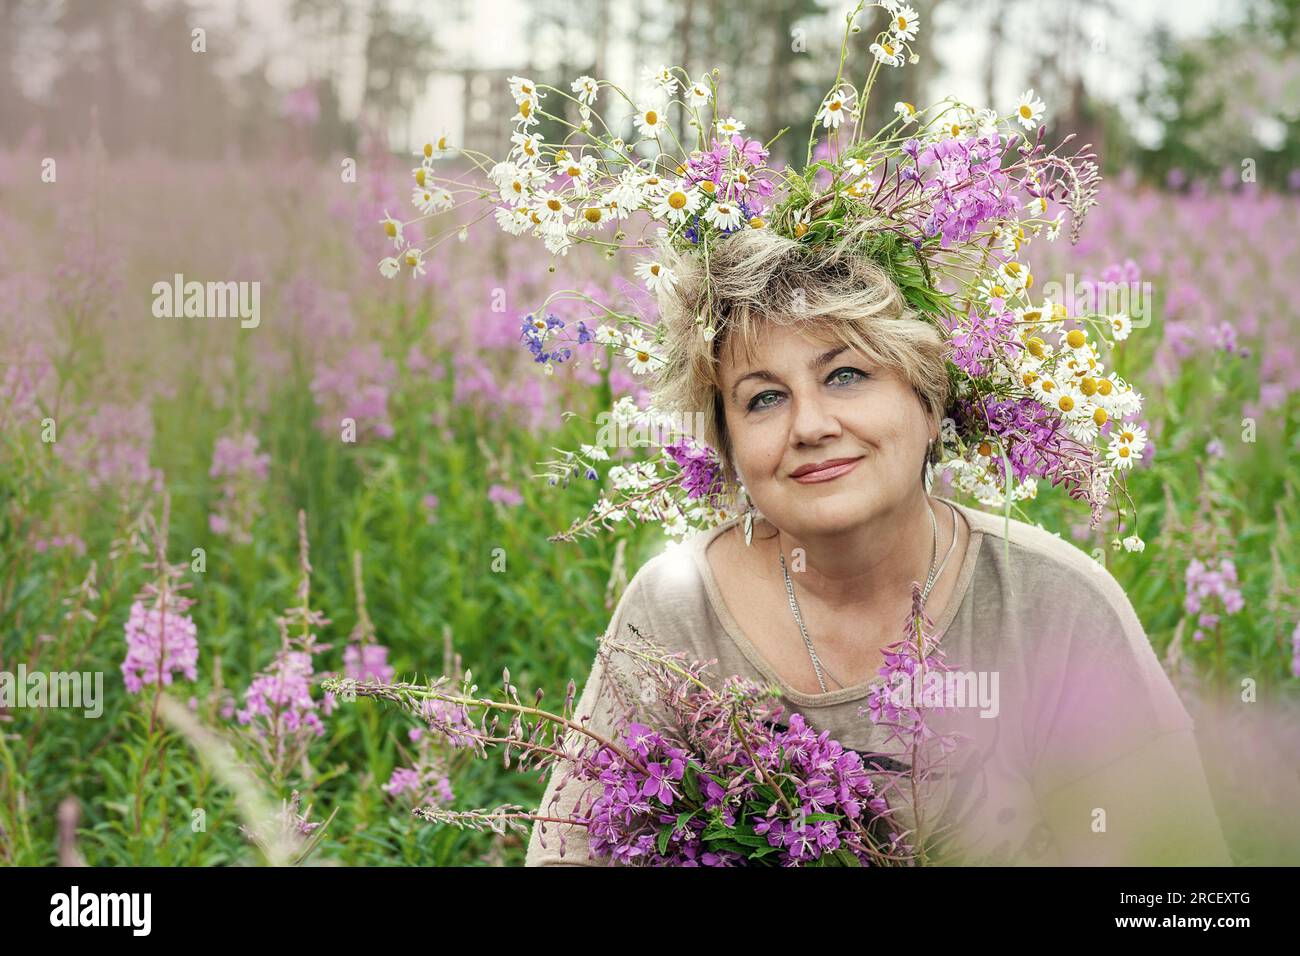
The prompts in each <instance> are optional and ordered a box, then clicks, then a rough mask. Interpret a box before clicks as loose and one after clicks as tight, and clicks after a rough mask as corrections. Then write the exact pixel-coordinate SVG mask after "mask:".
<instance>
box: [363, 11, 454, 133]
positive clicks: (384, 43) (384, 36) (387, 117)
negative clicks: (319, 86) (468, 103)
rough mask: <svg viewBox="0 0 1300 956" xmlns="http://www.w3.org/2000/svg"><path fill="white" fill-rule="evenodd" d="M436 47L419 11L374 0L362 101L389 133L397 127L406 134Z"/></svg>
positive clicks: (422, 92)
mask: <svg viewBox="0 0 1300 956" xmlns="http://www.w3.org/2000/svg"><path fill="white" fill-rule="evenodd" d="M437 52H438V50H437V48H436V46H435V44H434V38H433V30H432V27H431V26H430V24H429V22H428V20H427V19H426V18H425V17H424V15H423V14H420V13H404V12H401V11H397V10H394V9H393V6H392V2H391V0H373V3H372V4H371V7H370V24H369V34H368V35H367V37H366V54H365V55H366V67H365V78H366V79H365V93H364V96H363V100H362V102H363V108H364V109H366V110H368V111H370V112H372V113H373V114H374V116H375V118H376V119H377V120H378V122H379V123H380V124H381V125H382V127H383V128H384V129H386V130H388V132H389V134H390V135H393V133H394V130H395V129H397V128H400V129H401V130H402V134H403V137H404V138H405V139H407V140H409V139H410V138H411V129H410V126H411V114H412V112H413V111H414V108H415V104H416V102H417V100H418V99H419V97H420V96H422V95H423V94H424V91H425V88H426V86H427V85H428V81H429V76H430V74H431V73H433V69H434V66H435V64H436V55H437Z"/></svg>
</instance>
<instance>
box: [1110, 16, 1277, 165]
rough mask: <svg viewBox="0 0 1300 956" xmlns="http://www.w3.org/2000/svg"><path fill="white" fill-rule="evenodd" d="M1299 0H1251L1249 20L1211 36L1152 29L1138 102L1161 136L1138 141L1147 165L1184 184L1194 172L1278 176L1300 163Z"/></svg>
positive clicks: (1138, 150) (1139, 152) (1221, 28)
mask: <svg viewBox="0 0 1300 956" xmlns="http://www.w3.org/2000/svg"><path fill="white" fill-rule="evenodd" d="M1298 23H1300V0H1249V2H1248V5H1247V6H1246V8H1245V10H1244V22H1242V23H1233V24H1225V25H1222V26H1218V27H1216V28H1215V29H1214V30H1213V31H1211V33H1210V34H1209V35H1208V36H1205V37H1195V38H1191V39H1186V40H1182V41H1178V40H1175V39H1174V38H1173V37H1172V36H1171V35H1170V34H1169V33H1168V31H1166V30H1160V31H1157V32H1156V33H1155V35H1154V36H1153V39H1152V48H1153V49H1154V51H1155V53H1156V56H1155V58H1154V63H1153V66H1152V68H1151V69H1150V70H1149V71H1148V77H1147V79H1148V82H1147V83H1144V84H1143V90H1142V92H1141V94H1140V95H1139V100H1138V102H1139V105H1140V106H1141V108H1142V110H1143V112H1144V113H1145V114H1146V115H1147V116H1149V117H1150V118H1152V119H1153V120H1155V121H1156V123H1157V124H1158V128H1159V134H1158V141H1157V142H1156V143H1155V145H1152V146H1149V147H1145V148H1144V147H1136V148H1135V152H1136V154H1137V157H1138V159H1139V163H1140V165H1141V167H1142V170H1143V172H1144V173H1145V174H1146V175H1148V176H1150V177H1153V178H1158V179H1159V180H1161V181H1165V182H1168V183H1170V184H1171V185H1175V186H1178V185H1181V184H1182V183H1184V182H1187V181H1189V180H1190V179H1192V178H1194V177H1197V176H1214V177H1219V176H1222V177H1223V179H1224V182H1225V184H1227V183H1231V182H1233V181H1234V180H1235V181H1237V182H1240V181H1241V176H1242V175H1243V173H1244V170H1245V167H1244V166H1243V164H1246V163H1248V161H1249V166H1250V168H1252V169H1253V170H1254V175H1255V177H1256V180H1257V181H1258V182H1261V183H1269V184H1272V185H1274V186H1281V185H1282V184H1283V183H1284V182H1286V181H1287V177H1288V176H1290V175H1291V174H1292V171H1294V170H1297V169H1300V49H1298V47H1297V43H1298V41H1300V34H1298V27H1297V24H1298Z"/></svg>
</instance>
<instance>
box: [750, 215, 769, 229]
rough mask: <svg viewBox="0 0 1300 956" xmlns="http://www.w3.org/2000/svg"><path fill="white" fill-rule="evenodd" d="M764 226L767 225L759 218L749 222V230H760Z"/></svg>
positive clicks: (756, 217)
mask: <svg viewBox="0 0 1300 956" xmlns="http://www.w3.org/2000/svg"><path fill="white" fill-rule="evenodd" d="M765 225H767V223H765V222H763V220H762V218H760V217H759V216H755V217H754V218H753V219H751V220H749V228H751V229H762V228H763V227H764V226H765Z"/></svg>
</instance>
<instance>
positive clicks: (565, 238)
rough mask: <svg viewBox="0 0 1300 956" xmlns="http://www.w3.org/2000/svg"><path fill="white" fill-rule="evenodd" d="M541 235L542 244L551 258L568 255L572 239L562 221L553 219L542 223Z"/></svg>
mask: <svg viewBox="0 0 1300 956" xmlns="http://www.w3.org/2000/svg"><path fill="white" fill-rule="evenodd" d="M541 233H542V243H543V244H544V245H545V246H546V251H547V252H549V253H550V254H551V255H553V256H556V255H558V256H563V255H568V252H569V246H571V245H573V239H572V237H571V236H570V234H569V229H568V227H567V226H566V225H565V224H564V221H563V220H562V219H559V218H555V219H550V220H547V221H546V222H543V223H542V225H541Z"/></svg>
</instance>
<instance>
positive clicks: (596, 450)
mask: <svg viewBox="0 0 1300 956" xmlns="http://www.w3.org/2000/svg"><path fill="white" fill-rule="evenodd" d="M578 449H579V450H580V451H581V452H582V456H583V457H584V458H587V459H590V460H591V461H609V452H607V451H605V449H604V448H603V447H602V446H600V445H579V446H578Z"/></svg>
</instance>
